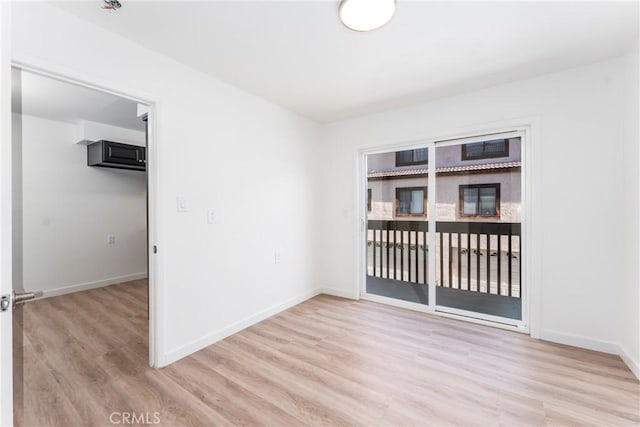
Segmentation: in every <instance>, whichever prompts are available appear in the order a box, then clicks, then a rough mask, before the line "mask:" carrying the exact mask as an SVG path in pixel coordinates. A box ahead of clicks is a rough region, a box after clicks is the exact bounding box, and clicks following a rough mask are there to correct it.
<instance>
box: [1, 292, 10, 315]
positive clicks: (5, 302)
mask: <svg viewBox="0 0 640 427" xmlns="http://www.w3.org/2000/svg"><path fill="white" fill-rule="evenodd" d="M9 307H11V295H2V296H0V312H2V311H7V310H9Z"/></svg>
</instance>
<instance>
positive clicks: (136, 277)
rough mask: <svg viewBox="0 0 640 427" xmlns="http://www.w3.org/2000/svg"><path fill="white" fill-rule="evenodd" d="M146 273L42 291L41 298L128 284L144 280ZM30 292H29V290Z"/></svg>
mask: <svg viewBox="0 0 640 427" xmlns="http://www.w3.org/2000/svg"><path fill="white" fill-rule="evenodd" d="M146 278H147V273H146V272H144V273H135V274H128V275H126V276H118V277H111V278H109V279H103V280H96V281H95V282H86V283H79V284H77V285H70V286H64V287H62V288H55V289H47V290H44V291H42V298H49V297H55V296H58V295H64V294H70V293H73V292H80V291H87V290H89V289H95V288H102V287H104V286H109V285H116V284H118V283H124V282H129V281H131V280H140V279H146ZM29 291H31V290H29Z"/></svg>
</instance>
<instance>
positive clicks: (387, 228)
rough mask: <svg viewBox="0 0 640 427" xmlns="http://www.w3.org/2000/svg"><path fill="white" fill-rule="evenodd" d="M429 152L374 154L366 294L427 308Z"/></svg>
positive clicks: (369, 178) (369, 190) (369, 186)
mask: <svg viewBox="0 0 640 427" xmlns="http://www.w3.org/2000/svg"><path fill="white" fill-rule="evenodd" d="M428 157H429V156H428V150H427V148H426V147H420V148H416V149H411V150H403V151H397V152H388V153H381V154H370V155H367V156H366V165H367V275H366V293H367V294H372V295H378V296H384V297H388V298H394V299H399V300H403V301H409V302H413V303H419V304H428V300H429V292H428V276H429V269H428V241H429V237H428V232H429V230H428V228H429V227H428V225H429V223H428V221H427V214H428V212H427V211H428V208H427V206H428V203H427V194H428V190H427V168H428V161H429V160H428Z"/></svg>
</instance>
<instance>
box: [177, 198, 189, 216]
mask: <svg viewBox="0 0 640 427" xmlns="http://www.w3.org/2000/svg"><path fill="white" fill-rule="evenodd" d="M176 204H177V209H178V212H186V211H187V199H185V198H184V197H178V198H177V199H176Z"/></svg>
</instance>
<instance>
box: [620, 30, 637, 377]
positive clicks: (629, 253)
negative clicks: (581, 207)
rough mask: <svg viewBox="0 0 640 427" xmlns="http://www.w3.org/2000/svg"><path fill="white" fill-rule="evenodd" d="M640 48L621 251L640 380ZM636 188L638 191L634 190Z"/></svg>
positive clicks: (624, 343) (628, 356)
mask: <svg viewBox="0 0 640 427" xmlns="http://www.w3.org/2000/svg"><path fill="white" fill-rule="evenodd" d="M639 50H640V45H639V44H638V43H637V42H636V45H635V47H634V49H633V50H632V53H631V54H630V55H629V56H628V58H627V63H626V70H625V71H626V72H625V75H624V78H625V83H626V87H625V88H623V96H624V100H625V102H624V106H625V109H626V112H625V114H624V116H623V125H624V132H623V140H624V141H625V142H626V150H625V151H623V153H624V156H625V159H626V161H625V162H624V163H623V164H622V165H623V168H624V180H625V182H626V183H627V185H628V186H629V187H631V189H632V190H631V191H629V192H628V193H627V198H626V204H625V205H623V206H624V208H623V209H622V215H623V216H622V219H624V223H625V224H626V227H627V229H626V230H625V234H624V236H625V240H626V246H625V249H624V250H623V251H622V252H621V255H622V256H623V257H624V262H625V265H626V266H629V267H630V268H625V270H624V271H625V272H626V273H627V274H626V275H625V277H624V279H623V283H622V284H623V289H622V294H621V316H622V318H621V327H620V347H621V349H622V356H623V358H624V359H625V361H626V362H627V364H628V365H630V366H632V367H634V372H635V374H636V376H637V377H638V378H640V251H639V250H638V245H639V244H640V243H639V242H640V227H639V225H640V224H639V222H640V173H639V172H638V171H639V170H640V168H639V167H638V166H639V165H640V129H639V128H640V125H639V122H640V94H639V92H640V85H639V84H638V83H639V80H640V67H639V65H638V62H639V60H638V56H639V55H638V51H639ZM634 187H635V188H634Z"/></svg>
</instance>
